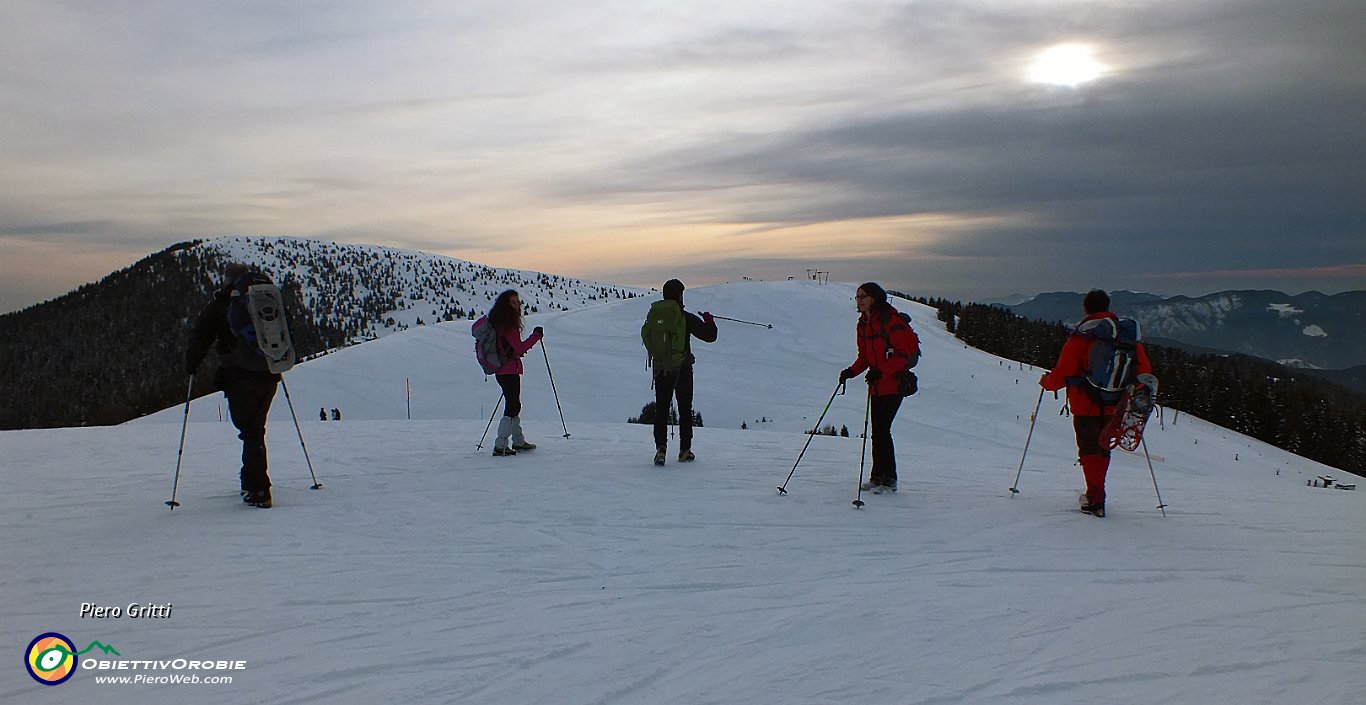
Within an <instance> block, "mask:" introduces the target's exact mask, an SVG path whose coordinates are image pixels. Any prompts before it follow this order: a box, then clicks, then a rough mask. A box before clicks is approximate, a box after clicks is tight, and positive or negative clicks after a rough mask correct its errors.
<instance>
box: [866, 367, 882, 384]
mask: <svg viewBox="0 0 1366 705" xmlns="http://www.w3.org/2000/svg"><path fill="white" fill-rule="evenodd" d="M863 378H864V379H866V380H868V383H869V384H872V383H873V382H876V381H878V380H880V379H882V370H879V369H878V368H876V367H874V368H873V369H871V370H868V374H867V375H864V377H863Z"/></svg>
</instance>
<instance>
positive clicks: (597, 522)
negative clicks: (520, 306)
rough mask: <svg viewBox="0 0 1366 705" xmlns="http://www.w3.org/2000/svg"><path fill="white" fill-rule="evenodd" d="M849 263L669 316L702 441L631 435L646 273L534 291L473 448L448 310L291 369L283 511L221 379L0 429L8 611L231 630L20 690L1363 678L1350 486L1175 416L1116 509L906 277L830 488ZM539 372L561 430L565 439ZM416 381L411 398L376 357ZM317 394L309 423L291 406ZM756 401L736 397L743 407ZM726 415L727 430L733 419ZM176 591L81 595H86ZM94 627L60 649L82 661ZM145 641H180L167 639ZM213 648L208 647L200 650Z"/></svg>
mask: <svg viewBox="0 0 1366 705" xmlns="http://www.w3.org/2000/svg"><path fill="white" fill-rule="evenodd" d="M852 294H853V288H852V287H851V286H848V285H831V286H818V285H815V284H814V283H811V282H785V283H749V282H747V283H737V284H731V285H726V286H719V287H710V288H702V289H696V290H689V291H688V293H687V303H688V307H689V308H690V309H691V310H694V311H702V310H711V311H713V312H715V313H717V314H719V315H726V316H731V317H734V318H741V319H746V320H751V321H757V322H763V323H771V324H773V326H774V327H773V329H771V330H770V329H766V328H760V327H754V326H745V325H740V324H733V323H729V322H724V321H722V322H720V325H721V326H722V329H721V339H720V340H719V341H718V342H717V343H715V344H714V345H706V344H701V343H696V341H694V343H695V352H696V354H697V356H698V359H699V363H698V367H697V378H698V390H697V407H698V409H699V410H700V412H701V413H702V415H703V417H704V420H705V422H706V427H704V428H702V429H699V430H698V432H697V438H696V440H695V443H694V449H695V450H696V452H697V454H698V460H697V462H695V463H692V464H687V465H680V464H676V463H674V462H672V458H670V462H669V464H668V465H667V466H665V467H664V468H662V469H661V468H656V467H654V466H653V465H651V464H650V456H651V454H652V450H653V448H652V441H651V440H650V432H649V429H648V428H646V427H644V426H639V425H628V424H625V423H622V422H623V421H624V420H625V418H626V417H627V416H631V415H636V414H638V413H639V411H640V407H641V406H642V405H643V404H644V403H645V402H646V401H648V400H649V399H650V398H651V391H650V388H649V378H648V374H647V371H646V370H645V368H644V359H643V355H642V354H641V352H640V344H639V335H638V330H639V325H640V321H641V320H642V319H643V316H644V312H645V309H646V307H647V306H648V300H646V299H635V300H629V299H628V300H626V301H620V302H615V303H609V304H605V305H601V306H595V307H590V308H586V309H582V310H575V311H569V312H556V313H545V314H541V315H536V316H533V317H532V319H531V320H530V321H529V322H528V323H529V325H543V326H545V327H546V329H547V338H546V348H545V350H546V353H547V355H543V354H542V352H541V350H539V349H538V350H534V351H533V352H532V353H531V355H529V356H528V357H527V358H526V360H525V361H526V364H527V369H528V373H527V376H526V379H525V380H524V389H525V392H526V394H525V400H524V406H525V410H524V412H523V417H524V419H525V423H526V426H527V428H528V431H529V433H530V435H531V437H532V440H533V441H535V442H537V443H539V444H540V448H538V449H537V450H536V451H534V452H531V453H524V454H521V455H518V456H517V457H514V458H493V457H491V456H490V455H489V449H488V441H485V447H484V448H483V449H482V450H476V449H475V446H476V444H478V442H479V439H480V435H481V434H482V432H483V430H484V428H485V424H486V423H487V421H488V414H489V413H491V412H492V411H493V404H494V402H495V401H496V399H497V397H498V391H497V387H496V385H494V384H493V383H492V382H485V381H484V379H483V376H482V375H481V374H480V373H479V372H478V369H477V367H476V365H475V363H474V361H473V359H472V353H471V346H472V340H471V338H470V337H469V333H468V323H459V322H456V323H451V324H443V325H438V326H424V327H422V328H419V329H413V330H409V331H406V332H402V333H398V334H395V335H391V336H388V337H385V338H382V339H380V340H377V341H374V342H370V343H365V344H363V345H360V346H356V347H352V348H348V349H345V350H342V351H339V352H337V353H335V354H332V355H328V356H326V357H324V358H320V359H318V360H314V361H311V362H308V363H305V364H303V365H301V366H299V367H298V368H296V369H295V371H293V372H290V373H289V374H288V375H287V381H288V383H289V390H290V394H291V398H292V399H293V403H294V406H295V408H296V409H297V410H298V412H299V417H300V418H299V421H300V423H301V425H302V431H303V434H304V438H305V440H306V441H307V446H308V451H309V453H310V456H311V458H312V463H313V467H314V469H315V470H316V472H317V474H318V479H320V480H321V481H322V482H323V483H324V485H325V488H324V489H323V490H320V491H311V490H309V489H308V487H309V485H310V484H311V483H312V478H311V477H310V475H309V469H308V467H307V466H306V465H305V462H304V455H303V453H302V452H301V449H300V444H299V438H298V437H297V436H296V434H295V431H294V428H293V423H292V421H291V420H290V418H289V411H288V407H287V405H286V403H285V398H284V395H280V396H278V397H277V401H276V406H275V409H274V415H273V416H272V425H271V428H270V439H269V440H270V450H271V454H272V455H271V475H272V478H273V479H274V482H275V496H276V508H274V509H271V510H256V509H249V508H246V507H244V506H243V505H242V504H241V503H240V502H239V501H238V500H237V496H236V489H237V480H236V455H237V452H238V449H239V444H238V441H237V440H236V438H235V433H234V431H233V430H232V428H231V426H230V425H229V424H227V423H219V422H218V421H217V413H218V406H219V403H218V400H217V399H216V398H214V397H208V398H204V399H200V400H197V401H196V402H195V403H194V404H193V406H192V408H191V417H192V419H194V422H193V423H190V424H189V428H188V433H187V437H186V443H185V456H184V465H183V468H182V475H181V477H180V484H179V488H178V490H177V491H178V498H179V500H180V501H181V502H182V506H181V507H180V508H179V509H177V510H176V511H174V512H168V511H167V508H166V507H165V506H164V505H163V504H162V502H164V501H165V500H166V499H168V497H169V494H170V492H171V485H172V473H173V471H174V468H175V461H176V458H175V449H176V446H177V443H178V441H179V436H180V430H181V428H180V420H181V414H182V411H183V409H181V408H174V409H168V410H166V411H164V412H162V413H160V414H157V415H154V416H152V417H149V418H147V419H143V420H139V421H135V422H132V423H129V424H125V425H124V426H121V427H113V428H90V429H65V430H52V431H11V432H4V433H0V457H3V458H5V461H4V465H3V473H4V480H5V486H6V490H5V491H4V492H3V493H2V494H0V527H3V532H4V536H5V541H4V542H3V544H0V546H3V547H2V548H0V564H3V565H4V566H6V570H5V571H3V573H0V593H3V594H4V595H5V596H7V597H8V598H9V599H8V600H7V601H6V602H7V604H8V605H9V608H8V609H7V610H5V612H4V613H3V616H0V625H3V628H2V629H0V632H3V633H4V634H7V635H9V636H8V638H9V641H10V643H11V647H10V648H11V649H12V653H20V652H22V651H23V650H24V647H25V645H26V644H28V642H29V641H30V640H31V639H33V638H34V637H35V636H37V635H39V634H42V633H44V632H48V631H55V632H60V633H63V634H65V635H67V636H68V637H70V638H71V639H72V640H73V642H77V643H76V648H78V649H83V648H85V647H86V646H87V645H88V644H90V643H91V642H93V641H99V642H101V643H102V644H105V645H110V646H113V647H115V648H116V649H117V650H118V651H119V653H120V654H121V656H120V657H112V656H99V659H100V660H105V659H108V660H115V661H117V660H124V661H133V660H173V659H176V658H185V659H213V660H220V659H221V660H242V661H245V662H246V663H245V668H244V669H243V670H239V671H231V672H228V674H229V675H231V676H232V678H233V681H232V682H231V683H217V684H207V683H202V682H201V683H200V684H197V685H183V684H170V683H167V684H156V685H146V684H144V685H131V684H130V685H113V684H106V683H100V682H98V678H99V677H101V676H105V675H115V676H129V677H134V676H136V675H139V674H143V675H151V676H153V677H159V676H162V675H167V672H163V671H160V670H152V671H140V670H125V671H114V672H106V671H98V670H97V669H82V670H78V671H77V672H76V674H75V675H74V676H73V677H72V679H71V680H70V681H68V682H67V683H64V684H62V685H59V686H55V687H54V688H55V689H54V690H49V689H47V688H45V687H43V686H41V685H38V684H36V683H34V682H33V681H32V679H30V678H29V676H27V675H26V674H25V673H24V671H23V670H22V666H21V665H20V664H19V659H15V660H14V661H13V662H12V667H10V668H8V669H0V699H3V700H5V701H7V702H15V703H38V702H49V701H51V699H52V698H53V697H59V698H60V699H61V700H62V701H63V702H102V703H171V702H176V703H179V702H223V703H305V702H329V703H375V702H419V703H480V704H481V705H483V704H495V705H496V704H500V703H507V704H510V705H511V704H517V705H521V704H524V703H566V704H577V703H585V704H586V703H680V704H681V703H687V704H688V705H694V704H697V703H727V704H729V703H774V704H778V703H781V704H783V705H787V704H790V703H847V702H858V703H897V704H903V703H1040V704H1045V703H1047V704H1049V705H1052V704H1055V703H1094V702H1105V703H1142V704H1144V705H1148V704H1151V703H1168V704H1184V703H1213V704H1215V705H1223V704H1228V705H1233V704H1237V705H1243V704H1245V703H1295V704H1298V703H1334V704H1337V703H1342V704H1346V703H1356V702H1359V700H1360V695H1361V693H1362V692H1366V678H1363V675H1362V673H1363V672H1362V669H1361V666H1360V664H1361V662H1362V659H1363V657H1366V630H1363V629H1362V625H1363V624H1364V623H1366V600H1364V599H1363V598H1362V596H1361V591H1360V589H1359V586H1360V585H1362V584H1363V580H1364V579H1366V554H1363V552H1362V551H1361V548H1360V547H1361V545H1362V543H1363V541H1366V521H1364V520H1363V516H1366V515H1364V514H1363V502H1364V501H1366V493H1362V492H1346V491H1338V490H1328V489H1321V488H1314V487H1308V486H1306V482H1307V481H1309V480H1311V479H1313V478H1314V477H1316V476H1317V475H1321V474H1325V473H1326V472H1329V471H1328V470H1327V469H1326V468H1324V467H1323V466H1319V465H1317V464H1315V463H1312V462H1309V461H1306V460H1303V459H1300V458H1297V457H1295V456H1292V455H1289V454H1287V453H1284V452H1282V451H1279V450H1277V449H1274V448H1271V447H1268V446H1265V445H1263V444H1261V443H1257V442H1254V441H1249V440H1248V439H1246V438H1244V437H1241V436H1237V435H1236V434H1232V433H1230V432H1228V431H1225V430H1223V429H1220V428H1217V427H1214V426H1211V425H1209V424H1206V423H1204V422H1202V421H1200V420H1198V419H1194V418H1191V417H1189V416H1187V415H1181V416H1180V417H1179V418H1174V417H1173V416H1172V415H1171V414H1168V415H1167V416H1166V417H1165V418H1163V419H1161V420H1158V419H1154V421H1153V423H1152V425H1151V426H1150V433H1149V437H1148V445H1149V449H1150V451H1151V452H1152V454H1153V461H1154V462H1153V468H1154V475H1155V477H1156V480H1157V482H1158V483H1160V489H1161V494H1162V499H1163V500H1165V502H1166V504H1167V505H1168V507H1167V509H1166V514H1167V516H1165V517H1164V516H1163V515H1162V513H1161V512H1159V510H1158V509H1157V508H1156V505H1157V497H1156V494H1155V488H1154V482H1153V479H1152V478H1153V477H1154V475H1150V474H1149V471H1148V466H1147V464H1146V463H1145V462H1144V459H1143V457H1142V456H1141V455H1138V456H1135V455H1131V454H1118V455H1117V456H1116V458H1115V461H1114V465H1113V468H1112V471H1111V480H1110V493H1111V496H1110V500H1109V503H1108V505H1109V506H1108V508H1109V510H1110V516H1108V517H1107V518H1105V519H1095V518H1092V517H1089V516H1086V515H1082V514H1080V513H1079V512H1077V511H1076V509H1075V502H1076V492H1077V489H1078V488H1079V485H1080V482H1081V473H1080V470H1079V469H1078V468H1076V467H1075V466H1074V464H1073V463H1074V455H1075V449H1074V447H1073V445H1072V438H1071V428H1070V422H1069V420H1068V419H1067V418H1065V417H1061V416H1059V415H1058V408H1059V406H1060V403H1059V402H1056V401H1054V400H1053V399H1052V398H1051V395H1048V396H1045V398H1044V403H1043V407H1042V409H1041V410H1040V414H1039V419H1038V422H1037V425H1036V427H1035V430H1034V433H1033V438H1032V441H1031V443H1030V449H1029V455H1028V458H1027V459H1026V462H1025V465H1024V471H1023V474H1022V476H1021V478H1020V481H1019V485H1018V486H1019V488H1020V490H1021V493H1020V494H1019V495H1017V496H1014V497H1012V496H1011V495H1010V493H1009V492H1008V491H1007V488H1009V487H1010V486H1011V484H1012V482H1013V481H1014V479H1015V474H1016V470H1017V467H1018V466H1019V463H1020V453H1021V449H1022V447H1023V446H1024V442H1025V437H1026V434H1027V433H1028V432H1029V415H1030V412H1031V411H1032V410H1033V409H1034V406H1035V402H1036V401H1037V400H1038V399H1039V393H1038V387H1037V385H1036V384H1035V380H1037V378H1038V375H1039V374H1040V371H1039V370H1030V369H1020V368H1019V366H1018V365H1016V364H1014V363H1011V362H1009V361H1005V360H1000V359H998V358H995V357H991V356H988V355H985V354H983V353H980V352H978V351H975V350H970V349H965V348H964V347H963V346H962V345H961V344H960V343H958V342H956V341H955V340H954V339H953V338H952V337H950V336H949V335H948V334H947V333H945V332H944V331H943V329H942V326H941V325H940V324H939V323H938V322H937V321H936V320H934V314H933V311H931V310H930V309H927V308H924V307H920V306H918V305H913V304H910V303H904V304H903V307H904V308H905V309H906V310H908V311H909V312H910V313H911V314H912V315H913V317H914V319H915V326H916V329H917V331H918V332H919V334H920V337H921V340H922V343H923V345H924V348H925V355H924V358H923V360H922V362H921V364H920V366H919V367H918V368H917V370H916V371H917V373H918V374H919V375H920V379H921V385H920V386H921V392H920V393H919V394H918V395H916V396H915V397H913V398H911V399H909V400H908V401H907V403H906V404H905V405H904V406H903V408H902V412H901V414H900V416H899V417H898V420H897V423H896V425H895V427H894V433H895V436H896V439H897V447H898V458H899V461H900V473H901V484H902V491H901V492H899V493H897V494H895V495H890V494H888V495H882V496H876V497H872V496H868V495H866V494H865V495H864V497H863V498H864V500H865V501H866V502H867V506H866V507H865V508H864V509H862V510H856V509H854V508H853V507H852V506H851V504H850V500H852V499H853V498H854V496H855V492H856V488H855V486H856V482H857V480H858V475H859V458H860V449H861V445H860V439H858V438H857V437H856V436H857V434H858V432H859V430H861V427H862V423H863V411H864V397H863V396H862V394H861V388H860V387H859V386H858V384H857V383H855V384H851V385H850V387H849V393H848V394H846V395H844V396H836V397H835V399H834V402H833V403H832V404H831V407H830V411H829V413H828V415H827V417H826V420H825V423H826V424H834V425H835V426H837V427H838V426H839V425H841V424H843V425H847V426H848V427H849V428H850V430H851V431H853V433H854V435H855V437H853V438H831V437H824V436H818V437H816V438H814V439H812V443H811V446H810V449H809V450H808V451H807V452H806V455H805V457H804V459H803V460H802V463H801V465H800V466H799V467H797V469H796V472H795V474H794V475H793V477H792V479H791V481H790V482H789V483H788V484H787V488H788V490H789V492H790V494H789V495H787V496H779V495H778V494H777V493H776V492H775V491H774V487H775V486H776V485H778V484H781V483H783V481H784V479H785V478H786V477H787V475H788V473H789V471H790V470H791V469H792V464H793V462H794V461H795V459H796V457H797V454H798V452H799V451H800V450H801V448H802V446H803V444H804V443H805V442H806V440H807V437H806V436H804V435H802V434H801V433H800V430H802V429H805V428H809V427H810V426H812V425H814V424H815V421H816V417H817V416H818V415H819V414H820V412H821V409H822V407H823V406H824V405H825V403H826V401H827V400H828V399H830V396H831V394H832V392H833V391H834V388H835V381H836V375H837V373H838V371H839V369H840V368H842V367H843V366H844V365H846V364H848V363H849V361H850V360H851V359H852V358H853V350H854V343H853V327H854V321H855V318H856V315H855V314H854V312H853V301H852ZM547 359H548V360H549V363H550V365H551V366H552V369H553V370H554V381H555V388H556V389H557V390H558V395H559V399H560V402H561V406H562V408H563V412H564V417H565V424H566V425H567V428H568V431H569V433H570V437H569V438H567V439H566V438H564V437H563V434H564V432H565V431H564V427H563V426H561V421H560V415H559V410H558V409H557V407H556V403H555V395H554V393H553V392H552V390H551V387H550V381H549V379H548V378H547V374H546V360H547ZM405 379H407V380H410V381H411V386H412V389H413V402H412V410H413V411H412V416H413V420H411V421H409V420H406V419H405V417H406V405H405V403H404V381H405ZM320 406H321V407H327V408H332V407H338V408H341V409H342V411H343V413H344V415H345V420H344V421H342V422H340V423H337V422H330V421H329V422H326V423H320V422H319V421H318V420H317V409H318V407H320ZM762 418H767V419H771V421H768V422H761V423H758V424H756V423H755V420H757V419H762ZM742 422H745V423H746V424H747V425H748V426H749V429H748V430H741V429H740V424H741V423H742ZM87 602H88V603H94V604H98V605H104V606H120V607H126V606H127V605H128V604H129V603H132V602H137V603H139V604H146V603H153V604H165V603H171V604H173V605H174V611H173V613H172V616H170V617H169V618H158V619H129V618H127V617H121V618H105V619H97V618H92V617H81V616H80V614H79V611H80V608H81V605H82V603H87ZM99 653H100V652H98V651H96V652H94V654H87V655H86V656H85V657H83V658H89V657H91V656H93V655H98V654H99ZM170 673H176V672H175V671H172V672H170ZM199 675H201V676H202V675H204V674H199Z"/></svg>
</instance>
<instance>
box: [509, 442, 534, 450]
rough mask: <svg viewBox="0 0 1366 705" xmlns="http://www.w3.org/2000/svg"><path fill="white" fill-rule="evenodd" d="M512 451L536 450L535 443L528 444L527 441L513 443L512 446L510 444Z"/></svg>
mask: <svg viewBox="0 0 1366 705" xmlns="http://www.w3.org/2000/svg"><path fill="white" fill-rule="evenodd" d="M512 449H513V450H536V444H535V443H530V442H528V441H522V442H521V443H513V444H512Z"/></svg>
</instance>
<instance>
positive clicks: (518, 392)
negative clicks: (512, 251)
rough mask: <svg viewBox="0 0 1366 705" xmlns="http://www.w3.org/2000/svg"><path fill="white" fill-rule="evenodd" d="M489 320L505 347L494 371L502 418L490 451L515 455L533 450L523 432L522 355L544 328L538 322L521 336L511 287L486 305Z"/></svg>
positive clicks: (517, 301)
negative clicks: (502, 360) (488, 307)
mask: <svg viewBox="0 0 1366 705" xmlns="http://www.w3.org/2000/svg"><path fill="white" fill-rule="evenodd" d="M488 319H489V323H490V324H491V325H492V326H493V329H494V330H495V331H497V333H498V341H499V344H500V345H502V346H504V350H506V351H507V353H508V354H506V355H505V356H504V357H505V358H506V362H504V363H503V366H502V367H499V368H498V371H497V372H495V373H494V378H495V379H497V380H498V386H499V387H502V388H503V418H501V419H499V421H498V438H497V439H496V440H495V441H494V442H493V454H494V455H496V456H501V455H517V451H519V450H535V449H536V444H535V443H528V442H527V440H526V436H525V435H524V434H523V433H522V356H523V355H526V354H527V352H529V351H530V350H531V348H532V347H534V346H535V345H536V343H538V342H540V340H541V338H543V337H545V330H544V329H543V328H541V327H540V326H536V327H535V328H533V329H532V331H531V335H530V336H529V337H528V338H527V339H525V340H523V339H522V297H521V296H520V295H519V294H518V293H517V291H516V290H514V289H508V290H507V291H504V292H503V293H501V294H499V295H498V299H497V300H495V301H494V302H493V308H491V309H489V315H488Z"/></svg>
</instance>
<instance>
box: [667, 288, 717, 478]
mask: <svg viewBox="0 0 1366 705" xmlns="http://www.w3.org/2000/svg"><path fill="white" fill-rule="evenodd" d="M683 288H684V287H683V282H681V281H679V280H677V279H670V280H669V281H667V282H664V289H663V293H664V298H665V299H667V300H670V301H677V302H678V308H679V309H680V310H682V309H683ZM683 318H684V319H685V320H686V321H687V323H688V337H687V340H686V341H685V342H684V346H685V347H684V351H685V352H684V359H683V365H682V366H681V367H679V368H678V369H677V370H676V371H673V372H659V371H656V372H655V374H654V381H655V428H654V431H655V465H663V464H664V453H665V451H666V450H667V449H668V445H669V403H670V402H671V401H673V398H674V396H675V395H677V397H678V462H680V463H688V462H692V461H693V460H695V459H696V457H697V456H695V455H693V452H692V390H693V379H692V366H693V363H694V362H697V358H696V357H694V356H693V354H692V339H693V338H697V339H698V340H701V341H702V342H704V343H714V342H716V333H717V331H716V321H715V320H713V319H712V316H711V314H710V313H708V312H705V311H704V312H703V313H702V317H701V318H698V317H697V316H696V315H694V314H691V313H688V312H687V311H686V310H684V311H683Z"/></svg>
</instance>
